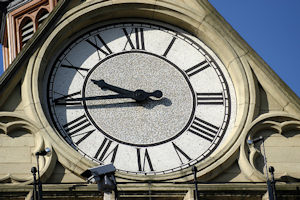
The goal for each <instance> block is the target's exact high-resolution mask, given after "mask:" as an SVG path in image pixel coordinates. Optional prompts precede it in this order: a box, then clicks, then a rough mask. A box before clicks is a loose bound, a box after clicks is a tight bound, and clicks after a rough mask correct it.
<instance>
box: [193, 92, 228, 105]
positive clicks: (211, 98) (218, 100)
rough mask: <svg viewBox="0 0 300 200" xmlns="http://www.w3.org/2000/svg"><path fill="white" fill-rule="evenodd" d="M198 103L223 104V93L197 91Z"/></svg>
mask: <svg viewBox="0 0 300 200" xmlns="http://www.w3.org/2000/svg"><path fill="white" fill-rule="evenodd" d="M197 104H198V105H201V104H204V105H223V104H224V98H223V93H221V92H219V93H197Z"/></svg>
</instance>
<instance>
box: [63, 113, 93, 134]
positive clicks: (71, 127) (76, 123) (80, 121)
mask: <svg viewBox="0 0 300 200" xmlns="http://www.w3.org/2000/svg"><path fill="white" fill-rule="evenodd" d="M89 126H91V123H90V122H89V120H88V119H87V118H86V116H85V115H81V116H80V117H78V118H76V119H74V120H72V121H70V122H69V123H67V124H65V125H63V128H64V129H65V131H66V132H67V133H68V135H69V136H71V135H73V134H75V133H78V132H80V131H82V130H83V129H85V128H87V127H89Z"/></svg>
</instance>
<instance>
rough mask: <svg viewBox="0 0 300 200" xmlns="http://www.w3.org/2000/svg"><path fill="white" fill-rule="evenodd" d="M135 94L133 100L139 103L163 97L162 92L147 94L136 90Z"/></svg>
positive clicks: (156, 91)
mask: <svg viewBox="0 0 300 200" xmlns="http://www.w3.org/2000/svg"><path fill="white" fill-rule="evenodd" d="M133 94H134V96H133V99H134V100H136V101H138V102H141V101H145V100H146V99H148V98H149V97H156V98H161V97H162V95H163V94H162V92H161V91H160V90H155V91H154V92H145V91H144V90H136V91H134V92H133Z"/></svg>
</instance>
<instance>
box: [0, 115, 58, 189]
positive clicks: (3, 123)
mask: <svg viewBox="0 0 300 200" xmlns="http://www.w3.org/2000/svg"><path fill="white" fill-rule="evenodd" d="M45 147H49V148H50V149H52V146H51V144H50V143H49V142H47V141H46V140H45V138H44V137H43V134H42V131H41V130H40V129H39V128H38V127H37V126H36V125H35V124H34V123H33V122H31V121H29V120H27V119H26V117H25V116H22V115H20V114H16V113H11V112H0V182H2V183H14V184H29V183H31V182H32V181H33V176H32V174H31V168H32V167H33V166H36V164H37V163H36V157H35V153H36V152H39V151H41V150H43V149H44V148H45ZM55 159H56V156H55V154H54V153H51V154H49V155H46V156H43V157H42V156H40V158H39V165H40V175H41V176H43V175H44V174H45V172H49V170H50V171H51V168H52V167H50V165H51V163H55Z"/></svg>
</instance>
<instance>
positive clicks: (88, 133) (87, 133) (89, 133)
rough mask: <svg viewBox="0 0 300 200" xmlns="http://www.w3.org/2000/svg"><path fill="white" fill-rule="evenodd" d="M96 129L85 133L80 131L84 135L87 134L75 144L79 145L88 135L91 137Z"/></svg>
mask: <svg viewBox="0 0 300 200" xmlns="http://www.w3.org/2000/svg"><path fill="white" fill-rule="evenodd" d="M95 130H96V129H94V130H91V131H88V132H85V133H80V135H83V134H85V135H84V136H83V137H82V138H80V139H79V140H78V141H77V142H76V143H75V144H76V145H77V146H78V145H79V144H80V143H81V142H82V141H83V140H85V139H86V138H87V137H89V136H90V135H91V134H92V133H93V132H94V131H95Z"/></svg>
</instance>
